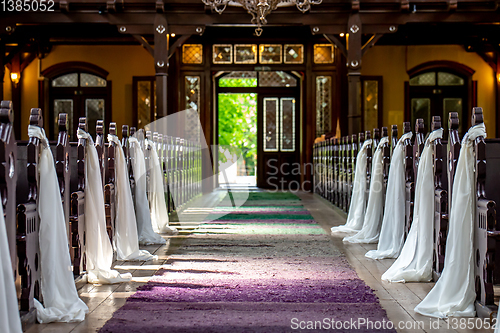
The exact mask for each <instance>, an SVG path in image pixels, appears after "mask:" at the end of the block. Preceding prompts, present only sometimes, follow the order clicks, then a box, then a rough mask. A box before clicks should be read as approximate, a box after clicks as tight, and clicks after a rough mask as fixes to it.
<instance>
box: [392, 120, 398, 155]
mask: <svg viewBox="0 0 500 333" xmlns="http://www.w3.org/2000/svg"><path fill="white" fill-rule="evenodd" d="M397 144H398V125H392V126H391V157H392V152H393V151H394V149H396V145H397Z"/></svg>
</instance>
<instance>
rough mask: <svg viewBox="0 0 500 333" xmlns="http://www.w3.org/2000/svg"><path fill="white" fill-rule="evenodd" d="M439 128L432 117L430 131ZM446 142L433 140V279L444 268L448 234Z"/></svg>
mask: <svg viewBox="0 0 500 333" xmlns="http://www.w3.org/2000/svg"><path fill="white" fill-rule="evenodd" d="M439 128H441V117H439V116H434V117H432V124H431V131H434V130H436V129H439ZM447 143H448V142H447V141H446V140H444V139H439V138H438V139H436V140H434V158H433V167H434V168H433V169H434V238H433V244H434V248H433V253H432V260H433V265H432V271H433V279H434V281H437V280H438V278H439V276H440V275H441V272H442V271H443V268H444V254H445V250H446V237H447V236H448V220H449V215H448V212H449V211H448V175H447V172H446V161H447V155H448V154H447Z"/></svg>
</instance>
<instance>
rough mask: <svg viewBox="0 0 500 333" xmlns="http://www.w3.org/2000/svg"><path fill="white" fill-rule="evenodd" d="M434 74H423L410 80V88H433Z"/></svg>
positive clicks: (434, 83)
mask: <svg viewBox="0 0 500 333" xmlns="http://www.w3.org/2000/svg"><path fill="white" fill-rule="evenodd" d="M435 85H436V73H435V72H432V73H424V74H420V75H417V76H415V77H413V78H411V79H410V86H435Z"/></svg>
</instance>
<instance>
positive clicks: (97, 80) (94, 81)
mask: <svg viewBox="0 0 500 333" xmlns="http://www.w3.org/2000/svg"><path fill="white" fill-rule="evenodd" d="M106 84H107V82H106V80H105V79H103V78H101V77H99V76H97V75H92V74H87V73H81V74H80V86H81V87H106Z"/></svg>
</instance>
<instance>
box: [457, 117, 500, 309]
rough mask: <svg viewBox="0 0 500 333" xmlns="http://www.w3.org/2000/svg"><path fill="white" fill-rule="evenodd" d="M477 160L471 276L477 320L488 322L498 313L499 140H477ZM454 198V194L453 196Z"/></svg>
mask: <svg viewBox="0 0 500 333" xmlns="http://www.w3.org/2000/svg"><path fill="white" fill-rule="evenodd" d="M472 113H473V115H472V122H471V123H472V126H474V125H477V124H480V123H482V122H483V110H482V108H473V112H472ZM474 153H475V154H474V155H475V157H476V162H475V163H476V165H475V170H476V174H475V179H476V199H477V201H476V204H477V206H476V217H475V222H474V224H475V230H474V253H473V254H474V258H475V265H474V276H475V281H474V282H475V289H476V312H477V315H478V316H479V317H486V318H491V316H492V315H493V313H494V312H495V311H496V310H497V307H496V305H495V303H494V291H493V285H494V284H495V283H496V281H495V280H496V279H497V278H498V275H497V269H498V265H499V264H500V257H499V256H498V254H499V247H498V240H499V236H500V232H499V228H498V225H497V219H498V212H497V209H496V202H498V200H500V193H499V191H498V188H499V186H500V180H499V178H498V170H499V168H500V140H498V139H485V138H484V137H478V138H476V140H475V144H474ZM454 195H455V194H454Z"/></svg>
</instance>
